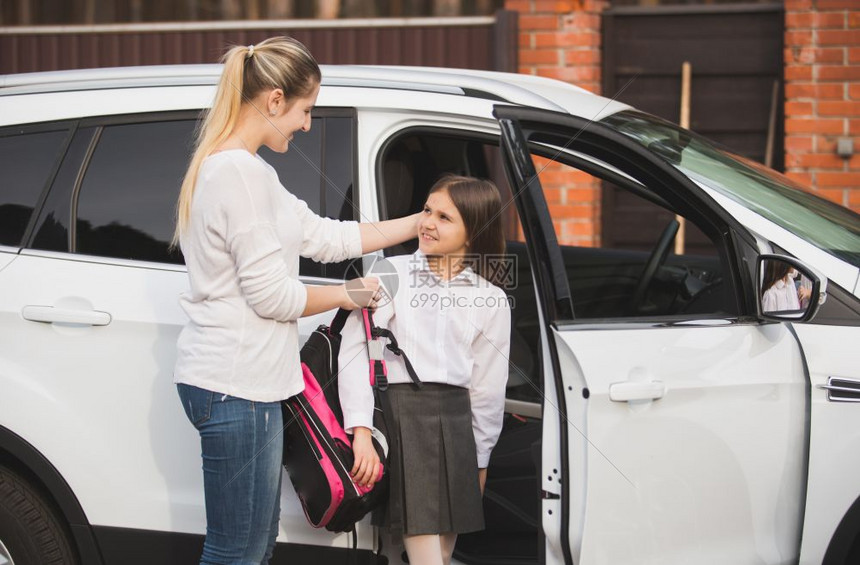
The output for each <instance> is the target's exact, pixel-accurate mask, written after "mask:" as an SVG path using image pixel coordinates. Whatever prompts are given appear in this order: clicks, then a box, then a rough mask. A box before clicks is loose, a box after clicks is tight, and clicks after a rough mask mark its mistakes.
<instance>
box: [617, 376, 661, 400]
mask: <svg viewBox="0 0 860 565" xmlns="http://www.w3.org/2000/svg"><path fill="white" fill-rule="evenodd" d="M664 394H666V385H665V384H663V381H646V382H625V383H612V384H611V385H609V400H612V401H613V402H628V401H630V400H657V399H659V398H663V395H664Z"/></svg>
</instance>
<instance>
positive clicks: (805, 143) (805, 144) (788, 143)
mask: <svg viewBox="0 0 860 565" xmlns="http://www.w3.org/2000/svg"><path fill="white" fill-rule="evenodd" d="M812 140H813V138H812V137H810V136H800V135H789V136H788V137H786V138H785V142H784V143H785V152H786V153H808V152H810V151H812Z"/></svg>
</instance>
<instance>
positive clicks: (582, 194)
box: [505, 0, 608, 247]
mask: <svg viewBox="0 0 860 565" xmlns="http://www.w3.org/2000/svg"><path fill="white" fill-rule="evenodd" d="M607 6H608V2H604V1H596V0H580V1H541V0H506V1H505V9H507V10H516V11H517V12H519V29H520V39H519V44H520V49H519V65H520V72H521V73H524V74H532V75H538V76H544V77H549V78H554V79H558V80H563V81H565V82H569V83H571V84H575V85H577V86H580V87H582V88H585V89H587V90H590V91H591V92H594V93H595V94H600V84H601V83H600V80H601V76H600V72H601V67H600V65H601V34H600V13H601V12H602V11H603V10H604V9H605V8H606V7H607ZM535 168H536V169H537V170H538V172H539V178H540V181H541V185H542V186H543V188H544V191H545V193H546V198H547V204H548V205H549V208H550V213H551V214H552V217H553V223H554V224H555V231H556V235H557V236H558V238H559V242H560V243H561V244H562V245H577V246H583V247H591V246H598V245H600V185H599V183H598V182H595V181H594V179H593V178H592V177H590V176H589V175H586V174H584V173H582V172H578V171H574V170H572V169H570V168H569V167H564V166H562V165H559V164H557V163H551V162H549V161H548V160H547V159H536V160H535Z"/></svg>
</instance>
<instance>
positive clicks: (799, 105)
mask: <svg viewBox="0 0 860 565" xmlns="http://www.w3.org/2000/svg"><path fill="white" fill-rule="evenodd" d="M812 112H813V110H812V102H786V103H785V115H786V116H811V115H813V113H812Z"/></svg>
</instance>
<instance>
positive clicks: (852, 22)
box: [848, 11, 860, 29]
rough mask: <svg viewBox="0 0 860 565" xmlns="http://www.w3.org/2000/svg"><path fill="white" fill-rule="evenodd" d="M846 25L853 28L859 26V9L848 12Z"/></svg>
mask: <svg viewBox="0 0 860 565" xmlns="http://www.w3.org/2000/svg"><path fill="white" fill-rule="evenodd" d="M848 27H850V28H854V29H857V28H860V11H857V12H848Z"/></svg>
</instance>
